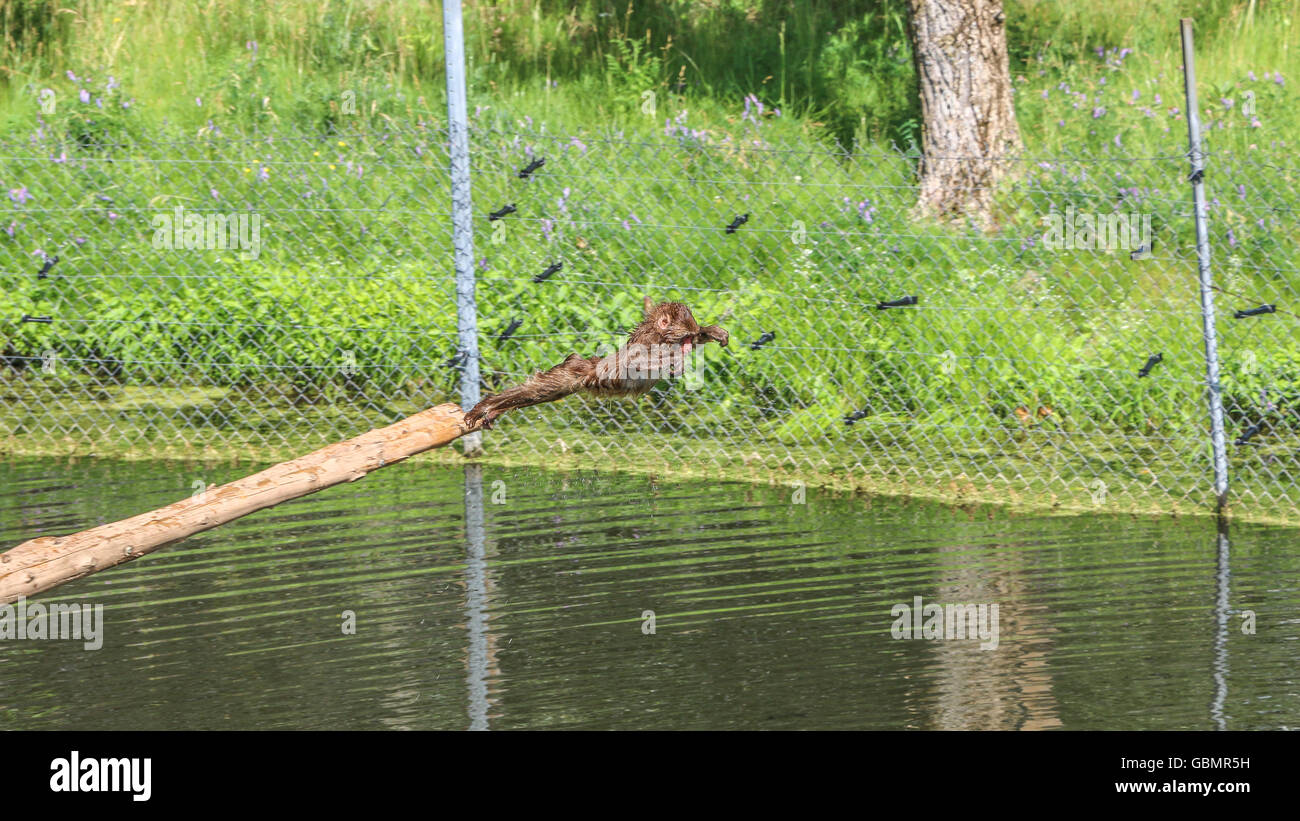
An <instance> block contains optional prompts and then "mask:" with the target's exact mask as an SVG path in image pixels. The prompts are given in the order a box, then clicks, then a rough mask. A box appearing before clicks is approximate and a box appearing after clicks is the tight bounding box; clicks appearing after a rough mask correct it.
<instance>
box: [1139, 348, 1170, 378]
mask: <svg viewBox="0 0 1300 821" xmlns="http://www.w3.org/2000/svg"><path fill="white" fill-rule="evenodd" d="M1164 361H1165V355H1164V353H1163V352H1161V353H1158V354H1152V355H1151V356H1150V357H1148V358H1147V363H1146V364H1145V365H1143V366H1142V370H1140V371H1138V379H1141V378H1142V377H1144V376H1149V375H1150V374H1151V369H1152V368H1154V367H1155V366H1156V365H1159V364H1160V363H1161V362H1164Z"/></svg>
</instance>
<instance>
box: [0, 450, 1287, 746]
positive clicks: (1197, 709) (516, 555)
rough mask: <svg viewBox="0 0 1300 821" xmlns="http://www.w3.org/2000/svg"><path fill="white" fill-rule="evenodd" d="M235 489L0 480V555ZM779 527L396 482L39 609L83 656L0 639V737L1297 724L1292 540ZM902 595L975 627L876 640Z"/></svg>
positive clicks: (385, 481)
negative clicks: (64, 624) (98, 634)
mask: <svg viewBox="0 0 1300 821" xmlns="http://www.w3.org/2000/svg"><path fill="white" fill-rule="evenodd" d="M249 472H251V470H250V469H249V468H247V467H244V468H238V467H222V468H220V469H212V468H199V467H196V466H191V465H167V464H160V463H147V462H136V463H128V462H102V461H81V462H79V463H77V464H67V463H51V462H44V461H26V460H18V461H10V462H7V463H0V487H3V494H2V495H0V546H3V547H5V548H7V547H10V546H12V545H13V544H16V543H17V542H19V541H22V540H24V539H27V538H31V537H33V536H37V535H45V534H58V533H66V532H72V531H75V530H78V529H82V528H85V527H89V526H93V525H95V524H98V523H100V522H103V521H112V520H114V519H119V518H123V517H125V516H128V515H132V514H135V513H140V512H143V511H146V510H149V509H152V508H155V507H159V506H161V505H164V504H166V503H169V502H172V501H175V500H176V499H178V498H183V497H185V496H188V495H190V493H191V492H193V489H194V487H196V485H195V483H196V482H198V481H202V482H206V483H209V484H211V483H218V482H224V481H229V480H231V479H234V478H237V477H239V476H242V475H245V474H247V473H249ZM798 502H799V499H798V494H797V491H796V490H795V489H792V488H787V487H769V486H752V485H746V484H732V483H725V482H683V483H673V482H667V481H654V480H652V479H650V478H647V477H644V476H631V475H622V474H614V473H568V474H558V473H551V472H546V471H539V470H528V469H505V468H498V467H492V466H482V467H479V466H468V467H440V466H434V465H431V464H425V463H406V464H402V465H396V466H392V467H389V468H386V469H384V470H381V471H378V472H376V473H374V474H372V475H371V476H370V477H368V478H367V479H366V480H365V481H363V482H359V483H356V484H351V485H346V486H341V487H335V488H331V489H329V490H326V491H323V492H321V493H318V494H316V495H313V496H309V497H305V498H303V499H299V500H296V501H293V502H288V503H286V504H283V505H281V506H279V507H277V508H274V509H271V510H266V511H262V512H260V513H257V514H254V515H252V516H249V517H246V518H244V519H241V520H238V521H236V522H232V523H230V524H228V525H225V526H223V527H221V528H218V529H216V530H212V531H209V532H207V533H204V534H200V535H198V536H196V537H194V538H192V539H189V540H187V541H185V542H182V543H179V544H176V545H173V546H171V547H168V548H165V549H164V550H162V551H160V552H158V553H155V554H153V555H151V556H147V557H145V558H143V559H141V560H139V561H136V562H132V563H129V564H126V565H122V566H120V567H117V568H114V569H110V570H107V571H104V572H102V573H99V574H96V575H94V576H90V577H87V578H85V579H81V580H79V581H76V582H73V583H71V584H68V585H65V586H64V587H62V588H59V589H57V590H54V591H52V592H50V593H47V594H45V596H44V597H42V599H40V600H41V601H45V602H55V601H57V602H65V603H67V602H79V603H91V604H103V605H105V608H104V627H103V646H102V648H100V649H98V650H86V649H84V647H83V643H82V642H80V641H49V640H46V641H41V640H33V639H27V640H4V641H0V727H4V728H28V729H47V728H78V729H146V728H150V729H151V728H160V729H178V728H304V729H324V728H329V729H335V728H355V729H382V728H402V729H469V728H486V729H519V728H587V729H606V728H743V729H760V728H772V729H777V728H781V729H784V728H864V729H905V728H919V729H976V728H978V729H990V728H998V729H1055V728H1066V729H1099V728H1100V729H1143V728H1152V729H1155V728H1161V729H1168V728H1186V729H1216V728H1227V729H1249V728H1282V727H1292V728H1294V727H1300V682H1297V675H1296V669H1297V661H1300V643H1297V638H1300V608H1298V605H1300V590H1298V586H1300V582H1298V581H1297V580H1298V579H1300V545H1298V544H1297V541H1298V540H1297V536H1298V535H1300V533H1298V532H1297V531H1295V530H1288V529H1284V528H1273V527H1267V526H1244V525H1243V526H1235V527H1234V528H1233V530H1232V531H1231V533H1230V534H1228V536H1229V537H1230V538H1221V537H1220V535H1219V534H1218V533H1217V532H1216V530H1215V526H1214V523H1213V522H1212V521H1211V520H1208V519H1182V520H1178V519H1169V518H1159V519H1156V518H1135V517H1130V516H1108V515H1092V516H1086V517H1050V516H1027V515H1009V514H1006V513H1003V512H999V511H997V510H989V509H979V510H973V511H965V510H959V509H952V508H948V507H944V506H940V505H935V504H929V503H920V502H915V501H906V500H895V499H879V498H875V499H867V498H861V497H857V498H854V497H847V496H845V497H837V496H835V495H832V494H829V493H823V492H819V491H815V490H809V491H807V493H806V497H805V498H803V500H802V503H798ZM918 596H919V597H921V604H922V605H924V604H926V603H937V604H939V605H948V604H990V605H991V604H996V605H997V613H996V619H993V618H992V616H993V611H992V609H991V608H987V609H985V610H984V611H983V613H984V615H985V616H986V617H988V618H987V620H986V621H985V622H983V625H984V626H985V627H986V628H988V629H987V630H986V632H985V639H983V640H981V639H979V638H974V639H972V638H961V637H957V636H953V637H945V638H940V639H927V638H925V637H924V636H923V635H918V636H917V637H913V638H910V639H909V638H894V636H893V633H895V632H901V630H899V629H897V628H896V627H895V622H896V621H899V622H907V623H908V624H909V625H910V624H912V623H913V622H911V621H910V620H909V618H908V616H907V615H906V614H905V613H904V614H902V615H899V616H897V617H896V615H895V614H896V613H899V612H901V611H897V610H896V606H901V605H908V606H912V605H915V604H916V603H917V602H916V597H918ZM29 604H30V603H29ZM345 611H350V612H351V613H352V614H353V615H354V617H355V632H354V633H352V632H345V627H344V617H343V614H344V612H345ZM647 611H652V612H653V619H651V617H650V614H649V613H647ZM1242 611H1251V612H1249V613H1243V612H1242ZM972 612H976V611H972ZM922 613H923V615H924V611H922ZM1252 613H1253V619H1252V618H1250V617H1251V614H1252ZM1252 620H1253V628H1254V632H1253V633H1251V632H1248V630H1249V628H1250V627H1251V621H1252ZM994 626H996V633H993V632H991V631H992V629H993V627H994ZM652 627H653V632H650V631H651V628H652ZM1243 628H1245V630H1243ZM922 632H923V631H922ZM992 636H996V648H991V649H981V644H984V645H989V646H991V644H992V641H990V640H989V639H990V637H992Z"/></svg>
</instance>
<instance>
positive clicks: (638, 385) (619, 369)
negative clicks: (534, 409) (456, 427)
mask: <svg viewBox="0 0 1300 821" xmlns="http://www.w3.org/2000/svg"><path fill="white" fill-rule="evenodd" d="M642 307H643V310H644V318H643V319H642V320H641V324H640V325H637V326H636V328H634V329H633V330H632V333H631V334H629V335H628V338H627V342H626V343H624V345H623V347H621V348H619V349H618V350H617V351H615V352H614V353H612V354H609V355H608V356H605V357H600V356H592V357H586V358H584V357H581V356H578V355H577V354H576V353H571V354H569V356H568V357H567V358H566V359H565V360H564V361H563V362H561V363H560V364H558V365H556V366H555V367H554V368H551V369H550V370H548V371H542V372H541V373H535V374H533V375H532V376H530V377H529V378H528V380H527V381H526V382H524V384H522V385H519V386H517V387H514V388H509V389H507V390H504V391H502V392H501V393H498V394H495V395H493V396H489V397H487V398H486V399H484V400H483V401H481V402H479V403H478V404H477V405H475V406H474V408H473V410H471V411H470V412H469V413H467V414H465V424H466V425H468V426H469V427H470V428H474V427H476V426H478V427H482V428H485V429H491V427H492V424H493V423H494V422H496V420H497V417H499V416H500V415H501V414H503V413H505V412H506V411H508V410H514V409H516V408H526V407H529V406H531V405H540V404H542V403H543V402H554V401H555V400H557V399H563V398H564V397H566V396H569V395H570V394H574V393H578V392H580V391H585V392H586V393H591V394H595V395H596V396H641V395H644V394H646V393H649V392H650V389H651V388H652V387H654V384H655V383H656V382H658V381H659V380H660V379H669V378H672V377H676V376H681V375H682V373H683V372H684V370H685V367H686V357H687V356H688V355H689V354H690V352H691V349H692V348H694V347H695V346H696V345H703V344H704V343H706V342H709V341H710V340H712V341H714V342H717V343H718V344H719V345H722V346H723V347H726V345H727V342H728V341H729V339H730V335H729V334H728V333H727V332H726V331H725V330H723V329H722V328H720V327H718V326H717V325H708V326H706V327H703V328H701V327H700V326H699V324H698V323H697V322H696V321H695V317H694V316H693V315H692V314H691V309H690V308H687V307H686V306H685V305H683V304H682V303H680V302H660V303H659V304H658V305H654V304H652V303H651V301H650V297H646V298H645V301H644V303H643V306H642Z"/></svg>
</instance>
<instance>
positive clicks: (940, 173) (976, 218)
mask: <svg viewBox="0 0 1300 821" xmlns="http://www.w3.org/2000/svg"><path fill="white" fill-rule="evenodd" d="M909 5H910V6H911V15H910V18H911V34H912V54H913V57H914V59H915V61H916V76H917V82H918V85H919V87H920V95H921V119H922V123H923V128H922V146H921V150H922V157H921V165H920V192H919V196H918V199H917V205H916V211H917V215H918V216H920V217H923V218H932V219H944V220H953V219H969V220H971V221H973V222H974V223H975V224H976V225H978V226H979V227H980V228H985V229H987V228H990V227H992V226H993V222H994V220H993V189H994V186H995V185H996V184H997V182H998V181H999V180H1000V179H1002V178H1003V177H1004V176H1006V175H1007V174H1008V172H1009V171H1010V167H1011V166H1010V163H1007V162H1005V161H1003V158H1005V157H1008V156H1011V155H1015V154H1018V153H1019V152H1020V150H1021V148H1022V147H1023V146H1022V143H1021V141H1020V129H1019V127H1018V126H1017V124H1016V115H1015V110H1014V109H1013V107H1012V104H1011V69H1010V61H1009V58H1008V56H1007V33H1006V25H1005V22H1006V16H1005V14H1004V13H1003V11H1002V1H1001V0H909Z"/></svg>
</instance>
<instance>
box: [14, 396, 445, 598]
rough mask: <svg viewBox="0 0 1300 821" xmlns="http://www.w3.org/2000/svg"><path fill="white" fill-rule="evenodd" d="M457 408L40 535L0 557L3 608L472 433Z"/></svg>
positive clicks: (425, 414)
mask: <svg viewBox="0 0 1300 821" xmlns="http://www.w3.org/2000/svg"><path fill="white" fill-rule="evenodd" d="M469 432H470V430H469V429H468V428H466V426H465V423H464V414H463V413H462V412H461V410H460V408H459V407H457V406H456V405H451V404H448V405H438V406H437V407H433V408H429V409H428V410H425V411H421V412H420V413H417V414H415V415H414V416H411V417H409V418H407V419H403V420H402V421H400V422H396V423H394V424H392V425H389V426H388V427H385V428H378V429H376V430H372V431H370V432H369V433H363V434H361V435H360V436H358V437H356V438H354V439H349V440H347V441H346V442H339V443H337V444H334V445H330V446H328V447H325V448H321V449H320V450H318V451H316V452H315V453H312V454H310V455H308V456H303V457H300V458H298V459H294V460H292V461H289V462H284V463H281V464H278V465H275V466H274V467H269V468H267V469H266V470H264V471H262V472H260V473H255V474H253V475H252V476H249V477H246V478H244V479H239V480H238V481H234V482H231V483H229V484H225V485H221V486H220V487H217V488H211V489H209V490H207V491H205V492H203V493H199V494H196V495H194V496H192V497H190V498H188V499H182V500H181V501H179V502H176V503H174V504H170V505H168V506H167V507H164V508H161V509H159V510H154V511H150V512H149V513H141V514H140V515H138V516H132V517H131V518H129V519H123V520H121V521H119V522H112V523H111V524H105V525H100V526H99V527H93V528H91V529H90V530H83V531H82V532H80V533H74V534H71V535H68V536H41V537H40V538H37V539H32V540H31V541H27V542H23V543H22V544H20V545H18V546H17V547H15V548H13V549H11V550H9V551H8V552H6V553H3V554H0V604H8V603H11V602H15V601H17V600H18V598H19V597H20V596H34V595H36V594H37V593H41V592H43V591H46V590H49V589H50V588H52V587H57V586H58V585H61V584H63V583H64V582H69V581H72V580H73V579H79V578H81V577H82V576H86V575H89V574H91V573H95V572H97V571H100V570H103V569H104V568H106V567H112V566H114V565H118V564H122V563H123V562H129V561H131V560H132V559H138V558H139V557H141V556H143V555H145V554H146V553H151V552H153V551H155V550H157V549H158V548H160V547H162V546H163V545H167V544H170V543H172V542H175V541H179V540H180V539H184V538H187V537H189V536H193V535H194V534H195V533H200V532H202V531H204V530H210V529H211V528H214V527H217V526H218V525H222V524H225V523H226V522H229V521H231V520H232V519H238V518H239V517H240V516H247V515H248V514H250V513H252V512H254V511H257V510H262V509H264V508H268V507H272V506H274V505H278V504H280V503H281V502H284V501H287V500H289V499H296V498H298V497H299V496H306V495H307V494H309V493H315V492H316V491H318V490H323V489H324V488H327V487H331V486H333V485H337V484H341V483H343V482H355V481H357V480H358V479H361V478H364V477H365V475H366V474H368V473H370V471H372V470H378V469H379V468H382V467H386V466H388V465H392V464H396V463H397V462H401V461H402V460H404V459H406V458H408V457H411V456H414V455H415V454H417V453H423V452H424V451H426V450H431V449H433V448H438V447H442V446H443V445H446V444H448V443H450V442H452V441H454V440H455V439H457V438H459V437H461V436H463V435H465V434H466V433H469Z"/></svg>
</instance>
